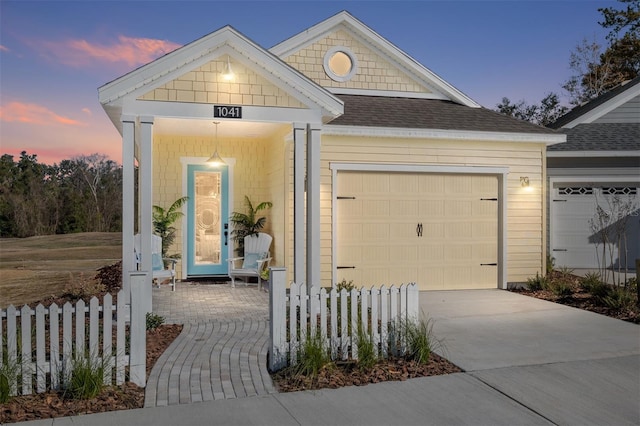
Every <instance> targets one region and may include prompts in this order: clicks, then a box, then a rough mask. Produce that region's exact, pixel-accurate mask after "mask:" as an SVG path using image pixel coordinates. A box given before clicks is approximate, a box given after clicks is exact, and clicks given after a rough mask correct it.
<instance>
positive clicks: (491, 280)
mask: <svg viewBox="0 0 640 426" xmlns="http://www.w3.org/2000/svg"><path fill="white" fill-rule="evenodd" d="M337 180H338V182H337V185H338V186H337V192H336V194H337V199H336V200H335V203H336V215H337V244H336V267H337V271H336V277H337V280H338V281H341V280H343V279H344V280H346V281H350V280H353V283H354V284H355V285H356V286H358V287H360V286H365V287H370V286H373V285H376V286H377V285H381V284H385V285H392V284H394V285H400V284H403V283H409V282H416V283H418V285H419V286H420V289H421V290H434V289H473V288H496V287H497V286H498V278H497V276H498V274H497V271H498V266H497V262H498V259H497V252H498V213H497V212H498V202H497V197H498V179H497V177H495V176H478V175H457V174H456V175H451V174H449V175H445V174H427V173H388V172H362V171H357V172H355V171H354V172H350V171H341V172H339V173H338V175H337Z"/></svg>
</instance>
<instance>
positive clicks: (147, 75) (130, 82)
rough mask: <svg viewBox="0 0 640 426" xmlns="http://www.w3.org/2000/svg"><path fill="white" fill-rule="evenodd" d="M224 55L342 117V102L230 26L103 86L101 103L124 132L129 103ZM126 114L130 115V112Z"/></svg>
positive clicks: (326, 113) (325, 112)
mask: <svg viewBox="0 0 640 426" xmlns="http://www.w3.org/2000/svg"><path fill="white" fill-rule="evenodd" d="M222 55H229V56H231V57H232V58H234V59H236V60H238V61H241V62H242V63H243V64H245V65H250V66H253V67H254V68H256V69H262V70H264V73H263V74H264V75H265V76H268V78H269V79H271V81H272V82H273V83H276V84H278V85H279V86H281V87H285V88H286V89H287V90H288V91H289V92H290V93H293V94H295V96H296V97H297V98H298V99H303V100H304V101H305V103H306V104H307V106H308V107H310V108H313V109H318V110H321V111H322V115H323V117H328V118H327V119H331V118H334V117H335V116H338V115H340V114H341V113H342V110H343V105H342V102H341V101H340V100H339V99H338V98H336V97H335V96H334V95H333V94H332V93H330V92H329V91H327V90H326V89H324V88H322V87H321V86H319V85H318V84H316V83H315V82H313V81H312V80H311V79H309V78H308V77H306V76H305V75H303V74H302V73H300V72H299V71H297V70H295V69H294V68H292V67H290V66H289V65H287V64H286V63H285V62H284V61H282V60H281V59H280V58H278V57H277V56H275V55H274V54H272V53H271V52H269V51H268V50H266V49H264V48H262V47H260V46H259V45H258V44H256V43H255V42H253V41H251V40H250V39H249V38H247V37H246V36H244V35H243V34H241V33H240V32H238V31H237V30H235V29H234V28H233V27H231V26H229V25H227V26H225V27H223V28H221V29H219V30H217V31H215V32H213V33H211V34H208V35H206V36H204V37H202V38H200V39H198V40H195V41H193V42H191V43H189V44H186V45H184V46H182V47H180V48H178V49H176V50H174V51H173V52H170V53H167V54H166V55H164V56H162V57H160V58H158V59H156V60H154V61H152V62H150V63H148V64H146V65H143V66H141V67H139V68H137V69H135V70H133V71H131V72H129V73H128V74H125V75H123V76H122V77H119V78H118V79H116V80H113V81H111V82H109V83H107V84H105V85H103V86H102V87H100V88H99V89H98V94H99V100H100V103H101V104H102V106H103V108H104V109H105V111H106V112H107V114H108V115H109V116H110V118H111V120H112V122H113V123H114V124H115V125H116V127H117V128H118V129H121V122H120V119H121V118H120V116H121V114H122V113H123V107H125V106H126V104H127V102H126V101H127V100H128V101H134V100H135V99H137V98H138V97H139V96H141V95H143V94H144V93H146V92H148V91H150V90H152V89H154V88H157V87H160V86H162V85H163V84H166V83H167V82H169V81H171V80H173V79H175V78H177V77H179V76H181V75H183V74H184V73H186V72H189V71H190V70H193V69H195V68H197V67H199V66H201V65H203V64H205V63H206V62H208V61H211V60H213V59H215V58H217V57H220V56H222ZM124 113H125V114H127V112H126V111H125V112H124Z"/></svg>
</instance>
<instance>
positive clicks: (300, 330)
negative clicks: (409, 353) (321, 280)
mask: <svg viewBox="0 0 640 426" xmlns="http://www.w3.org/2000/svg"><path fill="white" fill-rule="evenodd" d="M270 270H271V274H270V299H271V300H270V327H271V329H270V348H269V369H270V370H271V371H277V370H280V369H282V368H283V367H285V366H287V364H288V363H291V364H295V363H296V360H297V355H298V351H299V349H300V348H301V346H302V345H304V342H305V340H306V337H307V333H312V334H315V333H319V335H320V336H321V338H323V339H325V345H326V347H327V348H329V349H330V353H331V356H332V358H333V359H338V358H341V359H349V358H351V359H357V358H358V352H357V344H356V339H357V333H358V329H359V327H361V328H362V331H364V332H365V333H366V334H367V335H368V336H370V338H371V339H372V342H373V345H374V348H377V350H378V351H379V352H378V356H381V357H387V356H388V355H389V354H388V350H389V346H388V345H387V342H388V339H389V337H390V336H389V334H390V333H392V332H395V333H397V332H398V329H397V328H394V326H395V325H398V324H400V322H402V321H405V320H408V321H413V320H417V319H418V314H419V307H418V297H419V291H418V287H417V285H416V284H405V285H401V286H399V287H396V286H390V287H386V286H381V287H380V288H371V289H364V288H363V289H353V290H351V291H350V292H347V291H346V290H342V291H340V292H338V291H337V290H336V289H335V288H334V289H331V290H329V291H327V290H326V289H324V288H322V289H319V291H316V292H315V294H307V287H306V285H304V284H296V283H291V285H290V288H289V293H288V294H287V290H286V270H285V269H284V268H270Z"/></svg>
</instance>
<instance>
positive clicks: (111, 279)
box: [96, 261, 122, 293]
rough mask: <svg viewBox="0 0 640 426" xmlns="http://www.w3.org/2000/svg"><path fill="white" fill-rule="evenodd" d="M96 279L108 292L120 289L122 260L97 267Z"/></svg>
mask: <svg viewBox="0 0 640 426" xmlns="http://www.w3.org/2000/svg"><path fill="white" fill-rule="evenodd" d="M96 280H97V281H98V282H100V284H102V285H103V286H104V288H105V289H106V290H107V291H108V292H110V293H111V292H115V291H118V290H120V289H121V288H122V261H120V262H117V263H114V264H113V265H107V266H103V267H102V268H98V273H97V274H96Z"/></svg>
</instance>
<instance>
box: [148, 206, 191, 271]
mask: <svg viewBox="0 0 640 426" xmlns="http://www.w3.org/2000/svg"><path fill="white" fill-rule="evenodd" d="M188 200H189V197H182V198H178V199H177V200H176V201H174V202H173V204H171V206H169V208H168V209H166V210H165V209H164V208H163V207H160V206H153V231H154V232H155V234H156V235H159V236H160V237H162V257H168V256H167V251H168V250H169V247H171V244H173V240H175V238H176V228H174V227H173V224H174V223H175V222H176V221H177V220H178V219H180V218H181V217H182V216H184V213H182V212H181V211H180V209H181V208H182V206H183V205H184V204H185V203H186V202H187V201H188ZM171 257H173V258H176V259H177V258H179V257H180V255H179V254H175V255H173V256H171Z"/></svg>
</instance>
